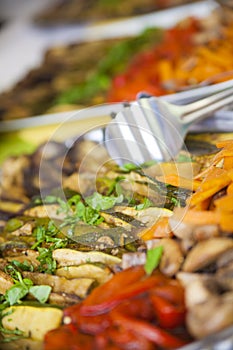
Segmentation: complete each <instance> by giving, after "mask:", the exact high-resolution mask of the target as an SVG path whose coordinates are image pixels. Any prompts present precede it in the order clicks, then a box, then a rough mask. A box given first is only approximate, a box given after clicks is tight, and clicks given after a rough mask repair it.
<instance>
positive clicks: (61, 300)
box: [48, 292, 82, 307]
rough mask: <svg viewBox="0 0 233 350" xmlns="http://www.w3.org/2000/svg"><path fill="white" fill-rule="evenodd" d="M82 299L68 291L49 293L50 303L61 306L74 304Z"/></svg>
mask: <svg viewBox="0 0 233 350" xmlns="http://www.w3.org/2000/svg"><path fill="white" fill-rule="evenodd" d="M81 300H82V299H81V298H80V297H78V296H77V295H75V294H67V293H63V292H62V293H54V292H52V293H50V295H49V299H48V301H49V304H51V305H58V306H61V307H67V306H70V305H73V304H77V303H79V302H80V301H81Z"/></svg>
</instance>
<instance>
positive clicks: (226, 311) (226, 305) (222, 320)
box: [185, 274, 233, 338]
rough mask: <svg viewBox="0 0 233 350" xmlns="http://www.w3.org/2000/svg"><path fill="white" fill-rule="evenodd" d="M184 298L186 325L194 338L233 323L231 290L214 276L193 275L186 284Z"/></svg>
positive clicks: (201, 336) (232, 292)
mask: <svg viewBox="0 0 233 350" xmlns="http://www.w3.org/2000/svg"><path fill="white" fill-rule="evenodd" d="M192 275H197V274H192ZM185 298H186V306H187V309H188V313H187V318H186V321H187V327H188V330H189V332H190V334H191V335H193V336H194V337H195V338H203V337H205V336H208V335H210V334H214V333H216V332H218V331H221V330H222V329H224V328H226V327H228V326H230V325H232V324H233V290H232V289H228V287H227V286H226V284H225V283H223V284H222V283H220V282H219V280H218V279H216V278H215V277H206V276H204V277H203V276H200V275H199V276H195V277H194V279H193V280H192V281H189V283H187V284H186V287H185Z"/></svg>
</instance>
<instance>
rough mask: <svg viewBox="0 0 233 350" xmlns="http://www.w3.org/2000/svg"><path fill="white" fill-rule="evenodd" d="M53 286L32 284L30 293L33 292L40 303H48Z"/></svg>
mask: <svg viewBox="0 0 233 350" xmlns="http://www.w3.org/2000/svg"><path fill="white" fill-rule="evenodd" d="M51 290H52V288H51V287H50V286H43V285H42V286H32V287H30V288H29V293H30V294H32V295H33V296H34V297H35V298H36V299H37V300H38V301H39V302H40V303H46V301H47V300H48V297H49V294H50V293H51Z"/></svg>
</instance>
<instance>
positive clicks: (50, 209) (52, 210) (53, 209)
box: [24, 204, 65, 220]
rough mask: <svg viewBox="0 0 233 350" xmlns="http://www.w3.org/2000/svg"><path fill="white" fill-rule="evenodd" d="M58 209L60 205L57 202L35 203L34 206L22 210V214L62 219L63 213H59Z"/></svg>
mask: <svg viewBox="0 0 233 350" xmlns="http://www.w3.org/2000/svg"><path fill="white" fill-rule="evenodd" d="M59 209H60V206H59V205H58V204H45V205H37V206H36V207H32V208H29V209H26V210H25V211H24V215H26V216H33V217H38V218H45V217H49V218H52V219H58V220H62V219H64V217H65V214H64V213H60V212H59Z"/></svg>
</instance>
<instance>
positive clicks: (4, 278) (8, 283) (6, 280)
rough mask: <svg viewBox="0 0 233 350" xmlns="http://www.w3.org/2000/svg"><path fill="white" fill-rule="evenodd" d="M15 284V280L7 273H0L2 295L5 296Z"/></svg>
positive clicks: (0, 292) (0, 291)
mask: <svg viewBox="0 0 233 350" xmlns="http://www.w3.org/2000/svg"><path fill="white" fill-rule="evenodd" d="M13 284H14V281H13V279H12V278H11V277H10V276H9V275H7V274H6V273H5V272H3V271H0V294H5V293H6V291H7V290H8V289H9V288H10V287H12V286H13Z"/></svg>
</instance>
